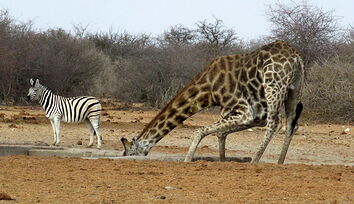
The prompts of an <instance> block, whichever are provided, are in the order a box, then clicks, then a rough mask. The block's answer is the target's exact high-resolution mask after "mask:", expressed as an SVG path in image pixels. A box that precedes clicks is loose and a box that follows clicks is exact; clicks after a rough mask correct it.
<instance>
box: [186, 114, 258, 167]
mask: <svg viewBox="0 0 354 204" xmlns="http://www.w3.org/2000/svg"><path fill="white" fill-rule="evenodd" d="M246 115H247V116H248V117H247V120H245V119H244V118H243V120H241V118H242V117H241V115H237V116H229V117H227V118H224V119H221V120H219V121H218V122H216V123H214V124H213V125H211V126H208V127H202V128H200V129H198V130H197V131H196V132H195V134H194V137H193V140H192V143H191V146H190V147H189V150H188V153H187V155H186V157H185V159H184V161H185V162H190V161H192V158H193V156H194V154H195V151H196V149H197V146H198V144H199V143H200V141H201V140H202V139H203V138H204V137H205V136H207V135H209V134H212V133H218V138H219V153H220V160H221V161H224V160H225V140H226V136H227V135H228V134H230V133H232V132H237V131H241V130H244V129H246V128H248V127H249V124H251V123H252V121H253V118H251V117H250V116H251V115H249V114H246Z"/></svg>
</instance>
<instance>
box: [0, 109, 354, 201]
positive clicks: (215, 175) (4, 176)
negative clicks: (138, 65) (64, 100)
mask: <svg viewBox="0 0 354 204" xmlns="http://www.w3.org/2000/svg"><path fill="white" fill-rule="evenodd" d="M156 114H157V112H156V111H152V110H143V109H141V108H139V107H138V106H134V107H133V108H131V109H126V108H122V107H118V108H117V107H111V108H106V110H104V112H103V118H102V121H103V122H102V125H101V127H102V128H101V129H102V134H103V139H104V143H103V149H117V150H122V145H121V144H120V142H119V139H120V138H121V137H123V136H124V137H128V138H129V139H130V138H131V137H133V136H136V135H137V134H138V133H139V132H140V131H141V130H142V129H143V127H144V125H146V124H147V123H148V122H149V121H150V120H151V119H152V118H153V117H154V116H155V115H156ZM218 119H219V116H218V114H216V113H212V112H202V113H199V114H197V115H195V116H193V117H192V118H190V119H188V120H187V121H185V122H184V124H183V125H180V126H179V127H177V128H176V129H175V130H173V131H172V132H171V133H170V134H169V135H167V136H166V137H165V138H164V139H163V140H161V141H160V142H159V143H158V144H157V146H155V147H154V148H153V149H152V151H151V152H150V154H161V153H164V154H180V155H184V154H185V153H186V152H187V149H188V146H189V144H190V141H191V135H192V133H193V131H194V130H195V129H197V128H198V127H200V126H204V125H208V124H211V123H212V122H214V121H216V120H218ZM346 128H349V132H344V130H345V129H346ZM61 132H62V143H61V146H65V147H76V148H83V145H85V144H87V143H88V140H89V135H88V130H87V128H86V126H85V124H62V127H61ZM263 134H264V131H263V129H262V128H252V129H251V130H246V131H243V132H239V133H234V134H231V135H230V136H229V137H228V138H227V144H226V148H227V156H242V157H252V156H254V155H255V152H256V149H257V148H258V146H259V145H260V144H261V142H262V138H263ZM52 135H53V133H52V128H51V126H50V123H49V121H48V120H47V119H46V118H45V117H44V112H43V111H42V110H41V108H40V107H29V106H28V107H13V106H11V107H10V106H0V144H37V145H47V144H51V142H52V141H53V136H52ZM283 136H284V134H283V133H282V132H281V131H280V133H279V134H278V135H277V136H276V137H275V138H274V139H273V141H272V142H271V143H270V145H269V146H268V148H267V150H266V152H265V154H264V155H263V158H262V163H260V164H249V163H236V162H208V161H196V162H191V163H183V162H166V161H151V160H150V161H128V160H113V159H96V160H87V159H80V158H57V157H30V156H4V157H0V204H1V203H107V204H108V203H111V204H113V203H245V202H246V203H354V126H353V125H349V124H345V125H342V124H340V125H339V124H312V123H309V124H308V123H301V122H300V128H299V130H298V132H297V133H296V135H295V136H294V139H293V142H292V144H291V146H290V148H289V152H288V155H287V158H286V160H285V163H286V164H285V165H277V164H275V163H276V161H277V158H278V155H279V152H280V150H281V145H282V141H283ZM81 143H82V145H81ZM197 154H198V155H208V156H209V155H213V156H217V155H218V151H217V138H216V137H215V136H209V137H206V138H205V139H204V140H203V141H202V142H201V144H200V145H199V148H198V151H197ZM3 193H4V194H7V195H8V196H10V197H11V198H13V199H15V200H10V201H7V200H1V198H2V197H4V194H3Z"/></svg>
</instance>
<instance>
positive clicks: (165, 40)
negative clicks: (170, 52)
mask: <svg viewBox="0 0 354 204" xmlns="http://www.w3.org/2000/svg"><path fill="white" fill-rule="evenodd" d="M195 37H196V36H195V32H194V31H193V30H191V29H189V28H187V27H184V26H183V25H180V24H178V25H175V26H171V28H170V29H169V30H167V31H165V32H164V33H163V34H162V37H161V40H160V42H161V43H162V44H167V46H169V45H171V46H175V47H179V46H183V45H191V44H192V43H193V42H194V40H195Z"/></svg>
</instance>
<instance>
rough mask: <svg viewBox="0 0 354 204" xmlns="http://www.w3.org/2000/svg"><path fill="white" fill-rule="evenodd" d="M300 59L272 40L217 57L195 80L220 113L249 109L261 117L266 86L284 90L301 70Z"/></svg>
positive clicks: (225, 113) (278, 42) (293, 51)
mask: <svg viewBox="0 0 354 204" xmlns="http://www.w3.org/2000/svg"><path fill="white" fill-rule="evenodd" d="M301 69H302V60H301V57H300V56H299V54H298V53H297V51H296V50H295V49H293V48H292V47H291V46H290V45H288V44H287V43H285V42H282V41H276V42H274V43H271V44H268V45H266V46H263V47H261V48H260V49H257V50H255V51H253V52H249V53H245V54H236V55H228V56H222V57H218V58H216V59H214V60H213V62H212V63H211V64H210V65H209V66H208V67H207V68H206V70H205V71H204V72H203V74H202V75H200V76H199V77H198V79H197V80H196V85H200V87H199V90H200V91H201V92H203V90H204V91H206V92H209V93H210V95H211V99H212V104H211V105H215V106H220V107H221V114H222V116H226V115H227V114H229V113H230V112H232V111H234V110H235V111H236V113H237V111H243V109H246V108H250V107H251V108H252V111H253V112H254V114H255V117H256V118H258V119H265V117H266V112H267V110H266V109H267V99H266V96H265V92H266V91H265V87H266V85H269V84H273V85H274V86H276V87H278V88H279V91H280V92H284V93H286V92H287V89H288V88H289V86H290V85H291V84H292V83H293V82H294V81H295V80H298V79H297V76H298V75H297V74H296V73H297V72H303V70H301Z"/></svg>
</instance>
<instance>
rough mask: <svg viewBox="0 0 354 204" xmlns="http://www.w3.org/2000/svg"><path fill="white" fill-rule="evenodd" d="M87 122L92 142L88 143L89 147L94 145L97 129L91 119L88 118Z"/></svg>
mask: <svg viewBox="0 0 354 204" xmlns="http://www.w3.org/2000/svg"><path fill="white" fill-rule="evenodd" d="M85 123H86V125H87V127H88V128H89V130H90V142H89V144H88V145H87V147H92V146H93V141H94V136H95V129H94V128H93V127H92V124H91V122H90V120H89V119H86V120H85Z"/></svg>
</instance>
